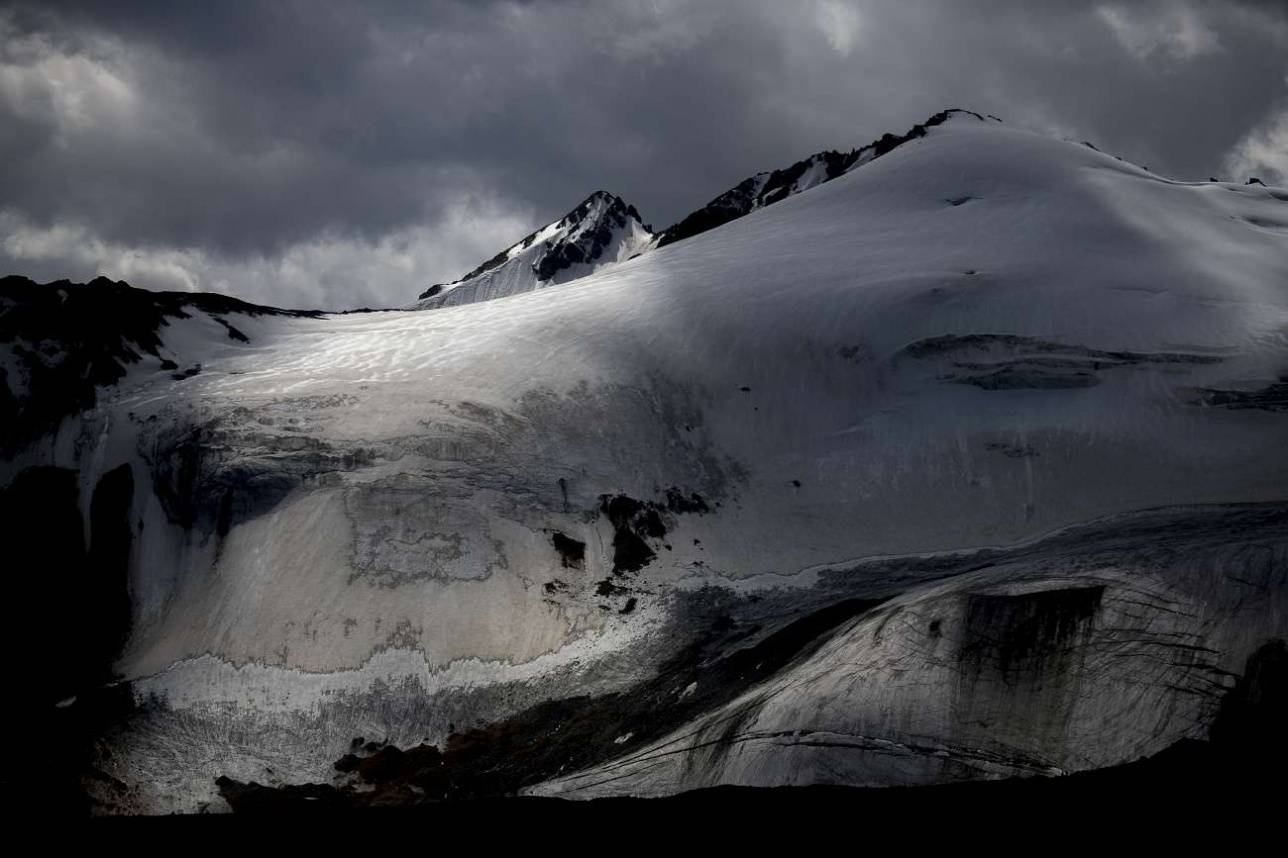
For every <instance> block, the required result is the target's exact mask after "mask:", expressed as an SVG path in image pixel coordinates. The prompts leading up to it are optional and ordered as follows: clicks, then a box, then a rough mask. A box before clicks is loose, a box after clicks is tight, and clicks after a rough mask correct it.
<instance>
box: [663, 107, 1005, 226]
mask: <svg viewBox="0 0 1288 858" xmlns="http://www.w3.org/2000/svg"><path fill="white" fill-rule="evenodd" d="M958 113H961V114H966V115H969V116H974V117H975V118H976V119H978V120H980V121H981V122H983V121H984V117H982V116H980V115H979V114H978V113H974V112H972V111H969V110H961V109H958V108H953V109H950V110H944V111H941V112H939V113H936V114H935V115H934V116H931V117H930V118H929V119H927V120H926V121H925V122H922V123H920V124H917V125H914V126H913V127H912V128H911V129H909V130H908V131H907V133H905V134H884V135H882V136H881V137H880V138H878V139H877V140H874V141H872V142H871V143H869V144H867V145H866V146H861V147H859V148H858V149H852V150H850V151H849V152H837V151H834V150H827V151H823V152H819V153H817V154H814V155H811V156H810V157H808V158H805V159H804V160H801V161H797V162H796V163H795V164H792V165H791V166H790V167H787V168H784V169H781V170H774V171H773V172H772V173H770V174H769V177H768V178H767V179H765V181H764V182H763V184H762V183H760V182H759V178H760V177H759V176H752V177H751V178H749V179H744V180H743V181H741V182H739V183H738V184H737V185H735V186H734V187H732V188H730V189H729V190H727V191H725V192H724V193H723V194H720V195H719V196H718V197H716V198H715V199H713V200H711V202H709V203H707V204H706V205H705V206H703V207H702V208H700V209H698V210H697V211H695V212H693V213H691V214H689V215H686V216H685V217H683V218H681V219H680V220H679V221H678V222H677V223H675V224H673V225H671V226H669V227H667V228H666V229H664V230H662V232H660V233H659V234H658V236H659V237H658V242H657V246H658V247H665V246H666V245H668V244H674V243H675V242H677V241H683V240H684V239H686V238H692V237H693V236H695V235H700V234H702V233H704V232H707V231H708V230H712V229H715V228H716V227H718V226H723V225H724V224H726V223H728V222H729V221H731V220H736V219H738V218H740V217H742V216H743V215H746V214H749V213H751V212H752V211H754V210H755V209H758V208H763V207H765V206H768V205H772V204H773V203H776V202H778V201H780V200H783V199H786V198H787V197H788V196H790V195H791V194H792V193H793V187H794V185H795V183H796V182H797V180H799V179H800V178H801V177H802V176H803V175H805V173H806V172H807V171H808V170H809V169H810V168H812V167H813V166H814V165H816V164H818V163H822V164H823V165H824V170H825V173H824V175H825V178H824V180H823V181H825V182H830V181H831V180H832V179H835V178H836V177H838V176H841V175H843V174H845V173H846V172H847V171H849V170H850V169H852V168H853V167H854V166H855V165H857V164H860V163H866V162H868V161H872V160H875V159H876V158H880V157H881V156H882V155H886V154H888V153H890V152H892V151H894V150H895V149H897V148H898V147H899V146H901V145H903V144H904V143H907V142H908V141H910V140H916V139H918V138H920V137H925V136H926V131H927V129H929V128H934V127H935V126H936V125H942V124H943V123H944V122H946V121H948V119H949V117H951V116H953V115H955V114H958ZM762 175H763V174H762Z"/></svg>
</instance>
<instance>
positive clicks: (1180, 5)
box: [0, 0, 1288, 309]
mask: <svg viewBox="0 0 1288 858" xmlns="http://www.w3.org/2000/svg"><path fill="white" fill-rule="evenodd" d="M944 107H966V108H970V109H974V110H977V111H980V112H989V113H995V114H997V115H999V116H1001V117H1002V118H1003V119H1005V120H1006V121H1008V122H1011V123H1014V124H1018V125H1023V126H1026V127H1032V128H1037V129H1042V130H1046V131H1049V132H1052V133H1055V134H1058V135H1061V136H1067V137H1071V138H1076V139H1079V140H1083V139H1085V140H1090V141H1092V142H1094V143H1095V144H1096V145H1098V146H1099V147H1100V148H1102V149H1106V150H1108V151H1111V152H1113V153H1115V154H1119V155H1122V156H1123V157H1126V158H1128V159H1130V160H1132V161H1135V162H1137V163H1141V164H1145V165H1147V166H1149V167H1150V168H1151V169H1153V170H1154V171H1155V172H1158V173H1163V174H1170V175H1173V176H1176V177H1179V178H1187V179H1205V178H1207V177H1208V176H1210V175H1217V176H1220V177H1222V178H1230V179H1236V180H1239V181H1242V180H1244V179H1245V178H1246V177H1247V176H1249V175H1260V176H1262V177H1263V178H1265V179H1266V180H1267V181H1275V182H1278V183H1281V184H1283V183H1288V0H1272V2H1261V3H1254V2H1230V0H1225V2H1204V0H1167V2H1148V0H1131V2H1076V0H1060V2H1039V1H1038V0H853V2H850V1H849V0H791V2H789V0H737V2H735V0H729V2H723V0H653V2H648V0H634V2H617V0H598V1H597V2H553V1H552V2H538V0H534V2H423V0H420V1H419V2H410V0H409V2H389V3H364V4H362V5H361V6H359V5H358V4H348V3H338V2H336V3H322V2H305V0H300V1H299V2H285V3H263V4H257V5H252V4H250V3H241V2H227V3H224V2H220V3H168V2H147V3H145V2H135V3H131V2H121V0H118V2H112V3H101V2H85V3H75V2H67V3H63V2H51V0H41V2H37V3H25V2H0V273H20V274H26V275H28V276H32V277H35V278H37V279H42V280H44V279H54V278H59V277H70V278H72V279H78V280H79V279H87V278H90V277H93V276H94V275H96V274H99V273H102V274H106V275H108V276H111V277H114V278H123V279H126V280H129V281H130V282H131V283H133V284H135V285H137V286H143V287H147V288H153V289H209V290H216V291H221V292H229V293H232V294H235V295H238V296H240V297H244V298H247V299H249V300H253V301H259V302H265V303H273V304H278V305H287V306H302V307H326V308H333V309H342V308H349V307H358V306H391V305H398V304H403V303H406V302H407V301H409V300H411V299H413V298H414V297H415V295H416V293H417V292H419V291H420V290H422V289H423V288H424V287H425V286H427V285H429V284H431V283H434V282H439V281H444V280H451V279H454V278H455V277H457V276H459V275H460V274H461V273H463V272H464V271H466V270H468V269H469V268H472V267H473V266H474V265H476V264H477V263H478V262H480V261H481V260H483V259H485V258H487V257H489V256H491V255H492V254H493V253H495V252H496V251H497V250H499V249H501V248H502V247H503V246H505V245H507V244H509V243H511V242H513V241H515V240H517V239H518V238H520V237H522V236H523V235H524V234H525V233H526V232H528V231H530V230H531V229H532V228H534V227H536V226H538V225H540V224H542V223H545V222H547V221H549V220H552V219H553V218H555V217H557V216H559V215H561V214H563V213H564V212H566V211H567V210H568V209H570V208H572V207H573V206H574V205H576V203H578V202H579V201H580V200H581V199H582V198H583V197H584V196H586V195H587V194H589V193H590V192H591V191H593V190H596V189H599V188H603V189H606V190H610V191H613V192H615V193H617V194H619V195H621V196H622V197H624V198H625V199H626V200H627V201H628V202H631V203H633V204H634V205H635V206H636V207H638V208H639V210H640V212H641V214H643V216H644V217H645V219H646V220H649V221H651V222H652V223H653V224H654V226H655V227H659V228H660V227H663V226H666V225H668V224H670V223H671V222H673V221H674V220H676V219H677V218H679V217H680V216H682V215H684V214H686V213H687V212H689V211H691V210H693V209H695V208H697V207H698V206H700V205H702V204H703V203H705V202H706V201H707V200H708V199H710V198H711V197H712V196H714V195H715V194H717V193H719V192H720V191H723V190H725V189H726V188H728V187H729V186H731V185H733V184H734V183H736V182H737V181H739V180H740V179H742V178H744V177H746V176H748V175H750V174H752V173H755V172H758V171H760V170H764V169H772V168H775V167H780V166H786V165H787V164H789V163H791V162H792V161H795V160H797V159H799V158H801V157H804V156H805V155H808V154H810V153H812V152H815V151H817V150H819V149H824V148H838V149H849V148H852V147H855V146H859V145H862V144H864V143H867V142H869V141H870V140H872V139H873V138H875V137H877V136H879V135H880V134H882V133H883V132H885V131H895V132H901V131H904V130H906V129H907V128H908V127H909V126H911V125H912V124H914V123H916V122H918V121H921V120H923V119H925V118H926V117H927V116H929V115H930V114H932V113H934V112H935V111H937V110H939V109H941V108H944Z"/></svg>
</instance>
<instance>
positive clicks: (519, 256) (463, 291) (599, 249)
mask: <svg viewBox="0 0 1288 858" xmlns="http://www.w3.org/2000/svg"><path fill="white" fill-rule="evenodd" d="M653 239H654V237H653V233H652V231H651V230H650V228H649V227H648V226H647V225H646V224H645V223H644V222H643V221H642V220H641V219H640V215H639V212H637V211H636V210H635V207H634V206H631V205H628V204H627V203H625V202H623V201H622V200H621V199H620V198H619V197H617V196H614V195H613V194H610V193H608V192H607V191H596V192H595V193H593V194H591V195H590V196H589V197H587V198H586V199H585V200H583V201H582V203H581V204H580V205H578V206H577V207H576V208H575V209H573V210H572V211H570V212H568V214H566V215H564V216H563V217H561V218H559V219H558V220H556V221H554V222H553V223H549V224H546V225H545V226H543V227H542V228H541V229H539V230H537V231H536V232H534V233H532V234H531V235H529V236H527V237H526V238H524V239H523V240H522V241H519V242H518V243H516V244H513V245H511V246H510V247H507V248H506V249H505V250H503V251H501V252H500V253H498V254H497V255H496V256H494V257H492V258H491V259H489V260H488V261H487V262H484V263H483V264H482V265H480V266H479V267H478V268H475V269H474V270H473V271H471V272H470V273H468V274H466V275H465V276H464V277H462V278H461V279H460V280H456V281H453V282H451V283H440V284H437V285H434V286H431V287H429V288H428V289H426V290H425V291H424V292H422V293H421V294H420V297H419V299H418V300H417V302H416V303H415V304H414V305H413V306H412V309H416V310H429V309H433V308H435V307H451V306H455V305H457V304H472V303H474V302H476V301H490V300H492V299H494V298H504V297H506V296H509V295H517V294H519V293H521V292H531V291H532V290H534V289H539V288H541V287H542V286H550V285H554V284H556V283H565V282H567V281H569V280H576V279H577V278H579V277H585V276H586V275H588V274H593V273H594V272H596V271H598V270H600V269H602V268H604V267H605V266H607V265H612V264H613V263H615V262H621V261H623V260H626V259H629V258H630V257H632V256H634V255H636V254H637V253H639V252H640V251H642V250H643V249H644V248H646V247H648V246H649V245H650V244H651V243H652V241H653Z"/></svg>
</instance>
